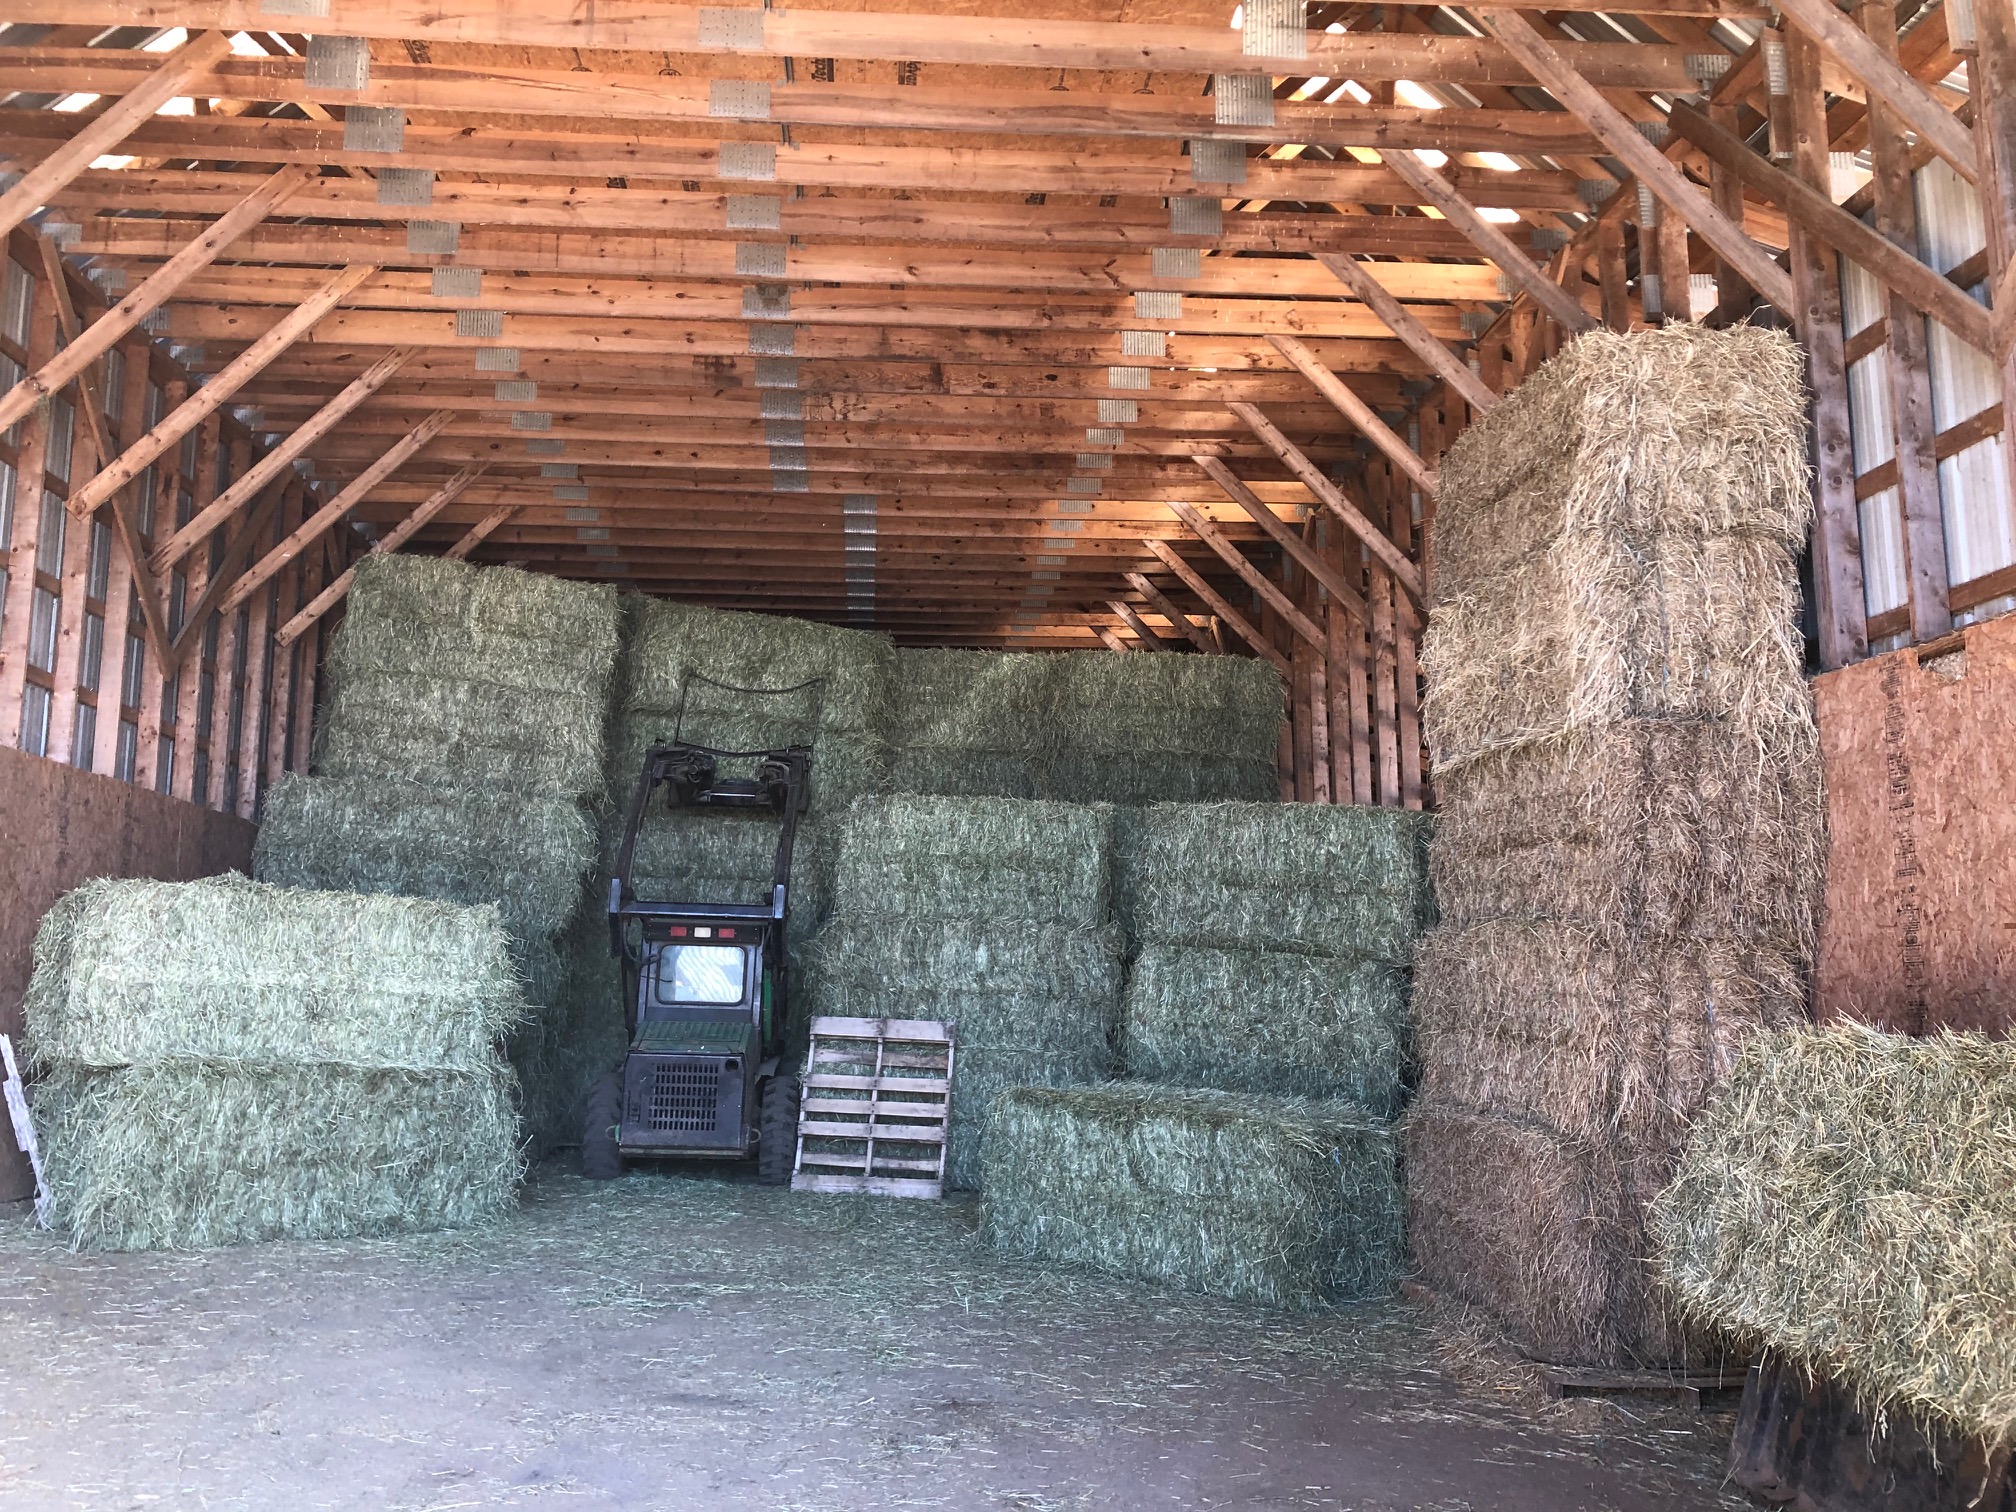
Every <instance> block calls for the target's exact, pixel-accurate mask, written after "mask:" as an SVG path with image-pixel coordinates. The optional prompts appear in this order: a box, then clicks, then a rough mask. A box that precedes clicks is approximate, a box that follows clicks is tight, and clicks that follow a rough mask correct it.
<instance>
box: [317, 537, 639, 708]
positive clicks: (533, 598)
mask: <svg viewBox="0 0 2016 1512" xmlns="http://www.w3.org/2000/svg"><path fill="white" fill-rule="evenodd" d="M619 616H620V610H619V607H618V603H617V594H616V590H615V589H614V588H612V587H610V586H609V585H608V584H606V583H582V582H575V581H573V580H571V579H567V578H557V577H549V576H547V575H546V574H544V573H536V572H520V571H519V570H517V569H516V568H513V567H475V566H471V565H470V564H469V563H467V562H456V561H450V560H449V559H448V558H446V557H429V556H410V555H406V554H404V553H395V554H389V555H388V554H376V555H372V556H367V557H365V558H363V559H362V560H361V561H359V562H358V564H357V576H356V579H355V580H354V581H353V582H352V583H351V585H350V592H349V595H348V598H347V599H346V608H345V617H346V620H347V621H349V622H353V623H355V624H363V625H370V626H374V627H383V626H392V627H398V626H423V627H438V628H442V629H449V630H457V631H462V632H464V633H466V635H467V636H468V637H469V641H468V645H469V648H470V649H471V650H472V651H473V650H476V649H478V648H480V647H482V646H483V645H484V644H486V643H487V642H490V641H504V640H507V639H508V640H509V641H511V642H513V643H515V645H514V646H512V647H511V648H509V649H508V650H505V649H503V648H500V655H499V657H498V658H497V660H496V661H494V662H493V661H491V660H489V659H484V660H482V661H479V662H475V663H471V664H469V669H468V670H462V669H460V668H457V669H442V673H443V675H445V676H455V677H460V676H468V677H480V678H483V679H484V680H486V681H493V682H510V681H511V680H512V679H511V678H509V677H496V676H492V675H490V674H491V673H492V672H494V671H495V670H496V668H497V667H498V666H499V665H500V664H503V663H506V662H515V663H516V664H518V665H517V671H516V675H517V676H526V677H531V676H539V675H541V671H542V669H546V668H550V667H551V666H552V665H553V664H554V663H555V662H556V661H564V660H565V659H567V658H570V657H572V658H575V659H576V660H575V662H574V667H575V671H576V673H577V675H578V676H580V677H583V678H591V677H595V678H600V679H602V680H604V681H606V680H607V678H608V677H609V675H610V670H611V660H610V659H611V658H612V657H613V656H614V655H615V652H616V643H617V632H618V627H619ZM371 643H372V644H382V645H385V646H387V647H388V648H389V647H393V646H396V645H397V644H398V642H397V641H396V639H395V640H383V641H381V640H378V639H377V638H375V637H373V638H371ZM528 664H529V665H528ZM385 666H386V667H387V669H388V670H404V671H411V672H423V671H427V670H430V669H429V666H428V664H426V663H423V662H413V661H407V662H405V663H404V664H403V665H401V664H399V663H397V662H396V661H395V662H387V663H385ZM521 686H531V684H521Z"/></svg>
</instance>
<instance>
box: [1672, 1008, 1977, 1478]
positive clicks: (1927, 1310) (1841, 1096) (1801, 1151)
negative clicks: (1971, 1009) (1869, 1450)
mask: <svg viewBox="0 0 2016 1512" xmlns="http://www.w3.org/2000/svg"><path fill="white" fill-rule="evenodd" d="M1653 1229H1654V1233H1655V1235H1656V1237H1657V1240H1658V1257H1659V1263H1660V1267H1661V1269H1662V1271H1663V1273H1664V1275H1665V1277H1666V1279H1667V1281H1668V1282H1669V1283H1670V1284H1671V1286H1672V1288H1673V1290H1674V1292H1675V1293H1676V1294H1677V1295H1678V1296H1679V1298H1680V1301H1681V1305H1682V1307H1683V1308H1684V1309H1685V1310H1686V1312H1687V1313H1688V1314H1689V1315H1690V1316H1692V1317H1693V1318H1695V1319H1696V1320H1698V1321H1699V1322H1701V1323H1703V1324H1705V1325H1709V1326H1712V1327H1715V1328H1717V1329H1720V1330H1723V1331H1726V1332H1728V1333H1731V1334H1734V1335H1736V1336H1738V1337H1739V1338H1741V1339H1743V1340H1745V1341H1747V1342H1750V1343H1755V1344H1760V1345H1763V1346H1765V1347H1767V1348H1769V1349H1771V1350H1773V1351H1775V1352H1777V1353H1778V1354H1780V1355H1782V1356H1784V1357H1787V1358H1789V1359H1790V1360H1791V1361H1793V1362H1794V1363H1795V1364H1797V1365H1798V1366H1800V1367H1803V1368H1804V1369H1805V1370H1808V1371H1811V1372H1814V1373H1816V1374H1826V1375H1831V1376H1833V1377H1835V1378H1837V1379H1838V1380H1839V1381H1841V1382H1842V1383H1843V1384H1844V1385H1845V1386H1846V1387H1847V1388H1848V1389H1849V1390H1850V1391H1851V1392H1852V1393H1853V1394H1854V1395H1855V1396H1857V1397H1860V1398H1863V1399H1865V1400H1871V1401H1873V1403H1874V1404H1875V1406H1876V1408H1877V1409H1878V1411H1879V1412H1880V1410H1881V1409H1883V1408H1889V1407H1896V1406H1902V1407H1904V1408H1905V1409H1907V1410H1909V1411H1912V1412H1915V1413H1921V1414H1926V1415H1929V1416H1931V1417H1932V1418H1933V1419H1934V1420H1935V1421H1941V1420H1943V1422H1945V1423H1947V1424H1950V1425H1951V1426H1953V1427H1954V1428H1956V1429H1957V1430H1958V1431H1959V1432H1960V1433H1962V1434H1967V1435H1971V1436H1973V1437H1975V1438H1977V1439H1979V1440H1981V1441H1982V1442H1984V1443H1985V1444H1986V1445H1987V1447H1988V1450H1989V1454H1988V1455H1987V1456H1984V1458H1987V1459H1989V1460H1990V1461H1991V1462H1992V1459H1993V1456H1994V1454H1995V1452H1996V1451H2006V1450H2007V1448H2008V1447H2009V1446H2010V1445H2011V1444H2016V1349H2012V1348H2011V1347H2010V1341H2011V1340H2012V1339H2016V1043H2011V1042H2010V1041H2007V1040H1990V1039H1987V1038H1985V1037H1981V1036H1976V1035H1957V1034H1941V1035H1938V1036H1935V1037H1933V1038H1930V1039H1911V1038H1906V1037H1903V1036H1899V1035H1889V1034H1881V1033H1878V1032H1876V1031H1874V1030H1870V1029H1865V1028H1862V1027H1860V1026H1856V1025H1841V1026H1838V1027H1831V1028H1827V1029H1819V1030H1811V1029H1809V1030H1801V1031H1795V1032H1791V1033H1786V1034H1775V1035H1760V1036H1757V1037H1755V1038H1753V1039H1752V1040H1751V1042H1750V1043H1749V1044H1748V1045H1747V1046H1745V1048H1744V1050H1743V1053H1742V1055H1741V1057H1740V1058H1739V1060H1738V1061H1737V1064H1736V1067H1735V1069H1734V1070H1733V1071H1732V1072H1731V1073H1730V1075H1729V1078H1728V1082H1727V1085H1726V1086H1725V1087H1724V1088H1723V1089H1722V1091H1721V1092H1720V1093H1719V1094H1718V1095H1717V1097H1716V1099H1715V1101H1714V1102H1713V1103H1712V1104H1711V1105H1710V1107H1709V1109H1708V1111H1707V1113H1706V1114H1705V1115H1704V1116H1703V1118H1702V1119H1701V1121H1700V1123H1699V1125H1698V1126H1697V1127H1696V1129H1695V1132H1694V1136H1693V1140H1692V1142H1691V1143H1690V1144H1689V1146H1688V1148H1687V1152H1686V1155H1685V1158H1684V1159H1683V1160H1682V1162H1681V1164H1680V1168H1679V1171H1678V1174H1677V1175H1676V1177H1675V1178H1674V1181H1673V1183H1672V1185H1671V1186H1670V1187H1669V1188H1668V1189H1667V1191H1666V1192H1665V1194H1664V1195H1663V1196H1661V1197H1660V1199H1659V1201H1658V1203H1657V1205H1656V1206H1655V1207H1654V1209H1653Z"/></svg>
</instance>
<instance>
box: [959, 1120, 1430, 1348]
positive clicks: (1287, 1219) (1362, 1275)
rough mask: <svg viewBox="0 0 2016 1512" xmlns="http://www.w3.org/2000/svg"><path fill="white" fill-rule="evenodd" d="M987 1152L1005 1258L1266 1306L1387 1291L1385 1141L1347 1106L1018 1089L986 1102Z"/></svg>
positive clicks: (1395, 1220) (991, 1230) (1392, 1221)
mask: <svg viewBox="0 0 2016 1512" xmlns="http://www.w3.org/2000/svg"><path fill="white" fill-rule="evenodd" d="M985 1149H986V1154H985V1167H986V1172H985V1179H984V1183H983V1191H984V1194H985V1195H984V1196H983V1198H982V1205H981V1211H982V1225H983V1230H984V1232H985V1234H986V1235H987V1237H988V1239H989V1241H990V1242H991V1243H992V1244H993V1245H994V1247H995V1248H996V1249H997V1250H999V1251H1000V1252H1002V1253H1004V1254H1009V1255H1018V1256H1029V1257H1035V1258H1040V1259H1044V1260H1049V1261H1056V1262H1061V1263H1064V1264H1069V1265H1082V1266H1088V1267H1091V1268H1094V1269H1098V1270H1104V1271H1109V1272H1113V1273H1115V1274H1119V1275H1125V1276H1134V1277H1138V1278H1140V1279H1142V1280H1148V1281H1155V1282H1161V1283H1165V1284H1169V1285H1174V1286H1179V1287H1183V1288H1186V1289H1189V1290H1194V1291H1205V1292H1212V1293H1215V1294H1217V1295H1220V1296H1227V1297H1235V1298H1239V1299H1242V1300H1246V1301H1252V1302H1261V1303H1267V1304H1270V1305H1273V1306H1277V1307H1290V1308H1308V1307H1313V1306H1316V1305H1318V1304H1320V1303H1322V1302H1325V1301H1329V1300H1334V1299H1342V1298H1352V1297H1364V1296H1378V1295H1383V1294H1384V1293H1386V1292H1387V1291H1388V1290H1390V1288H1391V1286H1392V1282H1393V1271H1394V1265H1395V1261H1396V1259H1397V1255H1398V1248H1399V1221H1400V1220H1399V1213H1400V1202H1399V1187H1398V1183H1397V1181H1396V1179H1395V1172H1394V1158H1393V1147H1392V1136H1391V1133H1390V1131H1389V1130H1388V1129H1387V1128H1386V1127H1385V1126H1384V1125H1383V1124H1380V1123H1378V1122H1376V1121H1373V1120H1368V1119H1366V1118H1364V1116H1363V1115H1362V1114H1359V1113H1357V1112H1356V1111H1355V1110H1352V1109H1350V1108H1348V1107H1346V1106H1343V1105H1339V1104H1326V1103H1319V1102H1309V1101H1305V1100H1302V1099H1295V1098H1269V1097H1258V1096H1252V1095H1242V1094H1237V1093H1228V1092H1209V1091H1194V1090H1187V1089H1177V1088H1169V1087H1155V1086H1147V1085H1143V1084H1139V1083H1133V1082H1121V1083H1114V1084H1111V1085H1108V1086H1103V1087H1077V1088H1068V1089H1049V1088H1017V1089H1014V1090H1012V1091H1008V1092H1004V1093H1003V1094H1002V1095H1001V1096H1000V1097H998V1098H997V1099H996V1100H995V1104H994V1108H993V1111H992V1113H991V1114H990V1117H989V1120H988V1133H987V1141H986V1147H985Z"/></svg>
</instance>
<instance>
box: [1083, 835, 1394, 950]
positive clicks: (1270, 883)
mask: <svg viewBox="0 0 2016 1512" xmlns="http://www.w3.org/2000/svg"><path fill="white" fill-rule="evenodd" d="M1430 828H1431V825H1430V821H1429V819H1428V817H1427V816H1426V815H1424V814H1418V813H1410V812H1408V811H1406V810H1404V809H1386V808H1357V807H1345V806H1341V805H1338V806H1333V805H1330V804H1312V803H1295V804H1259V803H1219V804H1194V805H1191V804H1169V805H1158V806H1157V807H1154V808H1151V809H1149V810H1148V811H1147V815H1146V818H1145V819H1143V820H1142V821H1141V823H1140V824H1139V826H1138V829H1136V830H1134V831H1131V832H1130V834H1131V835H1132V837H1133V838H1134V841H1135V843H1134V845H1133V847H1132V848H1131V853H1130V854H1128V855H1127V856H1126V857H1125V859H1124V860H1123V861H1122V863H1121V867H1122V871H1123V875H1124V878H1125V881H1124V882H1123V890H1124V891H1125V892H1127V893H1128V894H1130V895H1131V899H1132V901H1131V904H1130V905H1129V911H1130V912H1131V913H1132V915H1133V918H1134V921H1135V926H1136V928H1137V930H1138V931H1139V936H1140V938H1142V939H1145V940H1149V941H1152V942H1154V943H1157V944H1164V945H1215V946H1221V947H1224V948H1227V949H1261V948H1264V949H1274V950H1301V951H1306V952H1308V953H1310V954H1314V955H1351V956H1361V957H1365V958H1367V959H1372V960H1385V961H1395V962H1402V963H1404V962H1406V961H1408V960H1410V959H1411V958H1412V956H1413V953H1414V942H1415V939H1416V938H1417V936H1419V934H1420V933H1421V931H1422V929H1423V928H1425V927H1426V926H1427V925H1428V924H1430V923H1431V922H1432V921H1433V917H1434V898H1433V896H1432V894H1431V893H1430V891H1429V886H1428V871H1427V861H1426V850H1427V841H1428V834H1429V830H1430Z"/></svg>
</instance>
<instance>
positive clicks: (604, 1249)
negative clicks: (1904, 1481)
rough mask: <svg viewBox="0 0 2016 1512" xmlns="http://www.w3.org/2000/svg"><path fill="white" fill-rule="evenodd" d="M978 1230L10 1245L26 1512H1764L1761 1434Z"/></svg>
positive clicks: (770, 1224) (2, 1491) (1380, 1317)
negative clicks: (1602, 1396)
mask: <svg viewBox="0 0 2016 1512" xmlns="http://www.w3.org/2000/svg"><path fill="white" fill-rule="evenodd" d="M973 1217H974V1215H973V1209H972V1206H971V1205H970V1204H969V1203H951V1202H948V1203H943V1204H925V1203H904V1202H889V1201H879V1202H878V1201H876V1200H873V1199H860V1198H814V1197H806V1196H795V1197H794V1196H793V1195H791V1194H790V1193H787V1192H779V1191H773V1190H769V1189H765V1188H760V1187H755V1186H750V1185H746V1184H741V1183H729V1182H723V1181H716V1180H704V1179H696V1178H694V1177H691V1176H684V1177H651V1176H631V1177H628V1178H626V1179H625V1180H623V1181H622V1182H620V1183H616V1184H614V1185H611V1186H605V1187H596V1186H591V1185H589V1184H587V1183H585V1182H582V1181H580V1180H579V1179H577V1178H575V1177H573V1176H570V1175H564V1174H560V1173H558V1172H554V1171H547V1172H545V1173H542V1174H541V1175H540V1176H539V1177H538V1178H537V1179H535V1180H534V1182H533V1183H532V1184H531V1186H530V1187H529V1188H528V1191H527V1194H526V1200H525V1207H524V1211H523V1213H522V1214H521V1216H520V1217H519V1218H518V1219H516V1220H515V1221H513V1222H511V1223H509V1224H507V1225H504V1226H501V1227H499V1228H496V1229H492V1230H488V1231H483V1232H474V1233H464V1234H447V1235H430V1236H425V1237H421V1238H414V1239H402V1240H396V1241H395V1240H373V1241H364V1242H351V1243H342V1244H275V1245H264V1246H256V1247H252V1248H246V1249H238V1250H228V1251H220V1252H212V1253H206V1254H177V1255H75V1254H71V1253H69V1252H68V1251H66V1250H64V1249H63V1248H61V1247H60V1246H59V1245H58V1244H56V1243H55V1242H53V1241H52V1240H51V1239H49V1238H48V1237H47V1236H46V1235H41V1234H38V1233H35V1232H34V1231H32V1230H30V1229H28V1228H27V1227H26V1226H25V1224H24V1223H22V1222H21V1221H20V1220H19V1219H18V1218H10V1219H7V1220H5V1222H4V1223H0V1348H4V1358H5V1366H4V1368H0V1507H4V1508H8V1509H12V1508H38V1509H39V1508H65V1507H85V1508H105V1507H149V1508H182V1507H188V1508H209V1509H225V1508H258V1509H269V1508H272V1509H295V1508H358V1509H366V1508H368V1509H374V1512H375V1509H381V1508H386V1509H390V1508H397V1509H412V1512H419V1509H430V1512H447V1509H450V1508H462V1507H521V1506H530V1507H551V1508H555V1509H558V1508H563V1507H564V1508H577V1507H578V1508H582V1509H590V1508H616V1507H622V1508H650V1509H668V1512H669V1509H689V1508H693V1509H701V1508H716V1507H720V1508H765V1509H787V1508H805V1509H814V1508H816V1509H819V1512H843V1509H850V1508H864V1509H865V1508H884V1507H888V1508H895V1507H944V1508H1000V1509H1009V1512H1017V1509H1019V1512H1064V1509H1087V1512H1091V1509H1123V1508H1125V1509H1131V1508H1204V1507H1242V1508H1349V1509H1354V1512H1375V1509H1376V1512H1385V1509H1401V1508H1408V1509H1415V1508H1418V1509H1424V1512H1459V1509H1463V1512H1469V1509H1478V1512H1482V1509H1506V1512H1576V1509H1596V1508H1606V1509H1607V1508H1614V1509H1619V1512H1654V1509H1669V1508H1670V1509H1690V1512H1691V1509H1698V1508H1714V1507H1723V1506H1728V1507H1737V1506H1742V1505H1744V1503H1743V1502H1741V1500H1740V1499H1738V1498H1736V1497H1735V1496H1733V1495H1732V1494H1731V1493H1729V1492H1727V1491H1726V1490H1724V1489H1723V1488H1722V1486H1721V1477H1720V1463H1721V1454H1722V1449H1723V1445H1724V1444H1725V1443H1726V1434H1727V1431H1728V1419H1726V1418H1713V1417H1709V1418H1699V1419H1690V1418H1688V1417H1684V1416H1680V1415H1678V1414H1673V1415H1651V1414H1647V1413H1642V1412H1640V1413H1631V1414H1627V1413H1624V1412H1622V1411H1620V1410H1618V1409H1616V1408H1614V1407H1610V1406H1607V1405H1598V1404H1588V1403H1584V1404H1576V1406H1577V1409H1578V1410H1576V1411H1572V1412H1571V1411H1569V1410H1568V1409H1566V1408H1563V1407H1560V1406H1553V1407H1548V1406H1543V1405H1540V1404H1537V1403H1535V1402H1534V1401H1532V1400H1530V1394H1529V1393H1528V1392H1525V1391H1522V1390H1520V1389H1519V1388H1518V1386H1517V1385H1516V1378H1512V1377H1505V1376H1502V1375H1494V1373H1492V1372H1490V1371H1488V1370H1482V1369H1480V1366H1479V1364H1478V1361H1477V1360H1476V1358H1475V1357H1474V1355H1473V1354H1471V1353H1470V1352H1468V1351H1466V1350H1463V1349H1460V1348H1454V1347H1452V1346H1451V1345H1450V1344H1449V1342H1448V1337H1449V1336H1447V1335H1438V1334H1436V1333H1434V1332H1432V1331H1431V1330H1430V1329H1429V1328H1428V1327H1427V1326H1426V1323H1425V1321H1424V1319H1423V1318H1422V1316H1421V1315H1420V1314H1419V1313H1417V1312H1415V1311H1413V1310H1411V1309H1409V1308H1407V1307H1405V1306H1402V1305H1398V1304H1394V1305H1384V1306H1377V1307H1364V1308H1356V1309H1347V1310H1342V1311H1338V1312H1334V1313H1328V1314H1323V1315H1320V1316H1316V1317H1299V1316H1288V1315H1282V1314H1278V1313H1269V1312H1265V1311H1260V1310H1256V1309H1252V1308H1246V1307H1240V1306H1235V1305H1232V1304H1228V1303H1220V1302H1216V1301H1212V1300H1208V1299H1198V1298H1190V1297H1183V1296H1177V1295H1173V1294H1170V1293H1166V1292H1160V1291H1155V1290H1151V1289H1147V1288H1143V1287H1138V1286H1133V1285H1129V1284H1127V1283H1123V1282H1116V1281H1110V1280H1105V1279H1102V1278H1096V1277H1087V1276H1077V1275H1070V1276H1055V1275H1051V1274H1047V1273H1044V1272H1042V1271H1039V1270H1036V1269H1033V1268H1029V1267H1025V1266H1009V1265H1003V1264H1000V1263H998V1262H996V1261H995V1260H994V1259H993V1258H992V1257H991V1256H990V1255H989V1254H988V1253H987V1252H986V1251H985V1250H984V1249H982V1248H981V1247H980V1246H979V1245H978V1244H977V1243H976V1241H975V1240H974V1239H973V1236H972V1227H973Z"/></svg>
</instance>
